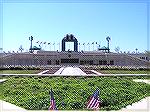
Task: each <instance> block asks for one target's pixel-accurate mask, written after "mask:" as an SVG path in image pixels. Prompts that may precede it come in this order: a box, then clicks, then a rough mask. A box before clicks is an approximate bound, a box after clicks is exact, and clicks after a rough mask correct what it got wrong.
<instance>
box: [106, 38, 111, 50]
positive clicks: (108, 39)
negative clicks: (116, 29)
mask: <svg viewBox="0 0 150 112" xmlns="http://www.w3.org/2000/svg"><path fill="white" fill-rule="evenodd" d="M106 40H107V42H108V44H107V48H108V53H109V50H110V49H109V41H110V37H109V36H108V37H106Z"/></svg>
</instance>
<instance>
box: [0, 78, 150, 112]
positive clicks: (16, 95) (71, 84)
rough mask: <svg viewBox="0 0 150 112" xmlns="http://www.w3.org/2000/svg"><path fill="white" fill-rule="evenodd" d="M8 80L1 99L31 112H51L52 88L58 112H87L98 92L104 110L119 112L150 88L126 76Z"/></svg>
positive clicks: (147, 93) (2, 86) (0, 88)
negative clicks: (88, 103) (87, 105)
mask: <svg viewBox="0 0 150 112" xmlns="http://www.w3.org/2000/svg"><path fill="white" fill-rule="evenodd" d="M143 77H144V76H143ZM134 78H135V77H134ZM138 78H140V76H138ZM7 79H8V80H7V81H5V82H3V83H1V84H0V99H2V100H5V101H8V102H10V103H13V104H15V105H17V106H20V107H23V108H25V109H29V110H47V109H48V107H49V106H50V95H49V90H50V88H53V91H54V97H55V101H56V106H57V108H58V110H86V103H87V101H88V98H89V97H90V96H91V95H92V94H93V92H94V91H95V90H96V88H99V89H100V95H99V97H100V100H101V110H119V109H121V108H124V107H126V106H127V105H129V104H132V103H134V102H137V101H139V100H140V99H142V98H145V97H147V96H150V85H149V84H145V83H141V82H139V83H137V82H134V81H133V80H132V78H131V77H123V76H121V77H94V76H93V77H36V76H30V77H20V76H11V77H8V76H7Z"/></svg>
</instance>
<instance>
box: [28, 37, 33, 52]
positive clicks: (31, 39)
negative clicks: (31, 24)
mask: <svg viewBox="0 0 150 112" xmlns="http://www.w3.org/2000/svg"><path fill="white" fill-rule="evenodd" d="M29 40H30V41H31V46H30V52H31V53H32V52H33V51H32V41H33V37H32V36H31V37H29Z"/></svg>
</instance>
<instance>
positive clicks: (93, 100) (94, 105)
mask: <svg viewBox="0 0 150 112" xmlns="http://www.w3.org/2000/svg"><path fill="white" fill-rule="evenodd" d="M98 96H99V90H98V89H97V90H96V91H95V92H94V93H93V95H92V96H91V97H90V99H89V101H88V103H87V106H86V107H87V109H94V110H98V109H99V106H100V100H99V97H98Z"/></svg>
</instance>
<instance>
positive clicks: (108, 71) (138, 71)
mask: <svg viewBox="0 0 150 112" xmlns="http://www.w3.org/2000/svg"><path fill="white" fill-rule="evenodd" d="M41 71H42V70H0V74H37V73H39V72H41ZM96 71H98V72H100V73H103V74H150V70H96Z"/></svg>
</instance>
